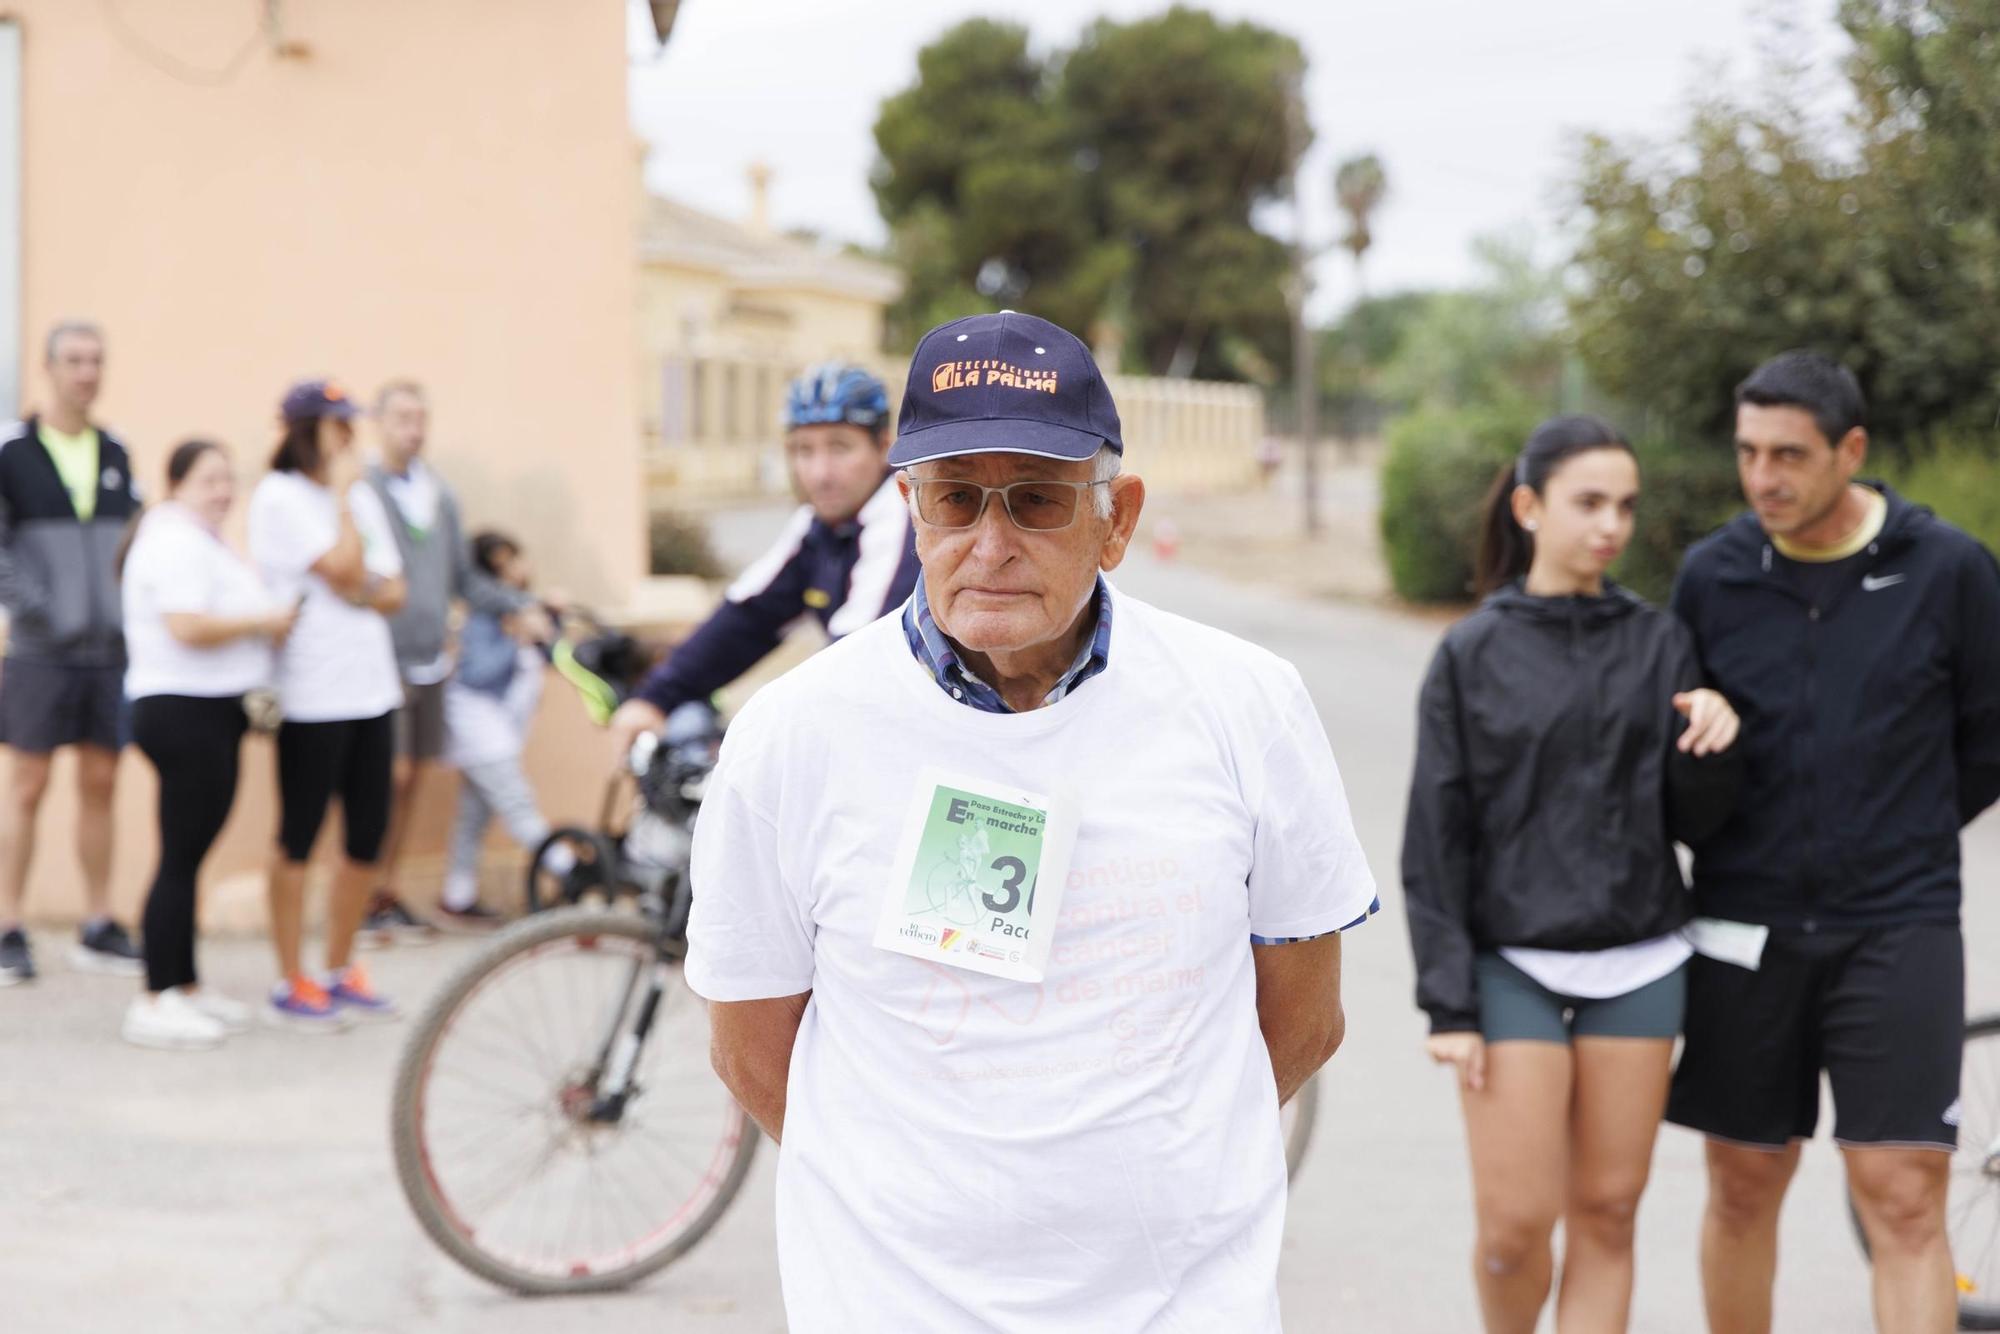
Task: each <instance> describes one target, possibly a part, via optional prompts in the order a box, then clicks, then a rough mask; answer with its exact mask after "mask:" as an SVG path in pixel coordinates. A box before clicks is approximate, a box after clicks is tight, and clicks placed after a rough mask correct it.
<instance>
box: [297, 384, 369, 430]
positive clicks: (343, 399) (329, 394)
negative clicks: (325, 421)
mask: <svg viewBox="0 0 2000 1334" xmlns="http://www.w3.org/2000/svg"><path fill="white" fill-rule="evenodd" d="M278 413H279V415H280V416H282V417H283V418H284V419H285V420H286V421H288V422H298V421H310V420H312V419H313V418H315V417H338V418H339V419H340V420H342V421H352V420H354V418H356V417H359V416H360V415H361V405H360V404H359V403H356V402H355V401H354V400H353V399H352V398H350V397H349V396H348V393H347V391H346V390H345V389H342V388H341V387H340V386H339V385H338V384H335V383H334V382H333V381H332V380H301V381H299V382H298V383H297V384H295V385H293V386H292V387H291V388H290V389H287V390H286V391H285V397H284V401H283V402H281V403H280V404H279V405H278Z"/></svg>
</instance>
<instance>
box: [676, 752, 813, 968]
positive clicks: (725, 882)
mask: <svg viewBox="0 0 2000 1334" xmlns="http://www.w3.org/2000/svg"><path fill="white" fill-rule="evenodd" d="M732 740H734V738H732ZM743 740H745V741H748V740H750V738H749V737H747V736H746V737H744V738H743ZM730 751H731V745H730V742H727V741H726V742H724V743H723V754H722V761H721V763H720V764H719V765H718V766H717V768H716V771H715V773H714V774H713V775H712V776H711V778H710V780H709V785H708V791H707V793H706V794H705V795H704V796H703V798H702V803H701V818H700V819H699V820H697V821H696V822H695V832H694V857H693V863H692V866H691V868H690V871H689V874H690V876H691V877H692V883H693V886H694V908H693V911H692V913H691V914H690V916H689V919H688V955H687V970H686V976H687V983H688V985H689V986H690V987H692V988H693V989H694V991H695V994H696V995H698V996H702V997H705V998H706V999H708V1000H712V1001H746V1000H770V999H773V998H775V997H778V996H796V995H798V994H799V993H800V992H804V991H810V990H812V985H813V934H814V929H813V921H812V913H811V911H810V909H809V906H808V904H807V903H806V900H805V896H804V894H803V893H801V892H800V887H799V886H796V885H794V884H792V883H790V881H789V880H788V878H787V875H786V871H785V868H784V866H783V864H782V862H781V860H780V856H779V850H780V847H781V840H780V838H779V833H778V824H777V821H776V819H775V818H774V817H773V816H772V815H771V814H769V813H768V812H767V811H765V810H764V809H763V807H762V806H761V805H760V803H759V802H758V801H757V800H755V799H754V798H753V797H751V796H750V795H749V792H748V790H746V789H747V788H749V787H750V786H751V785H753V784H754V782H755V779H754V770H755V768H756V765H755V764H754V763H746V762H745V761H746V757H745V756H744V755H742V754H741V752H740V749H739V752H738V753H737V754H731V753H730Z"/></svg>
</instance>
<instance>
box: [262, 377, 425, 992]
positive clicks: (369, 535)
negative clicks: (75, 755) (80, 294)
mask: <svg viewBox="0 0 2000 1334" xmlns="http://www.w3.org/2000/svg"><path fill="white" fill-rule="evenodd" d="M282 412H283V417H284V423H285V435H284V439H283V441H282V442H281V443H280V444H279V446H278V451H277V453H276V455H274V456H273V458H272V460H271V471H270V472H269V473H268V474H267V475H266V476H265V477H264V479H263V480H262V481H261V482H259V483H258V484H257V490H256V493H255V494H254V495H252V497H251V499H250V554H251V556H252V558H253V559H255V561H256V562H257V568H258V570H259V572H260V573H261V574H262V575H263V577H264V581H265V583H266V584H267V585H268V586H269V587H270V589H271V591H272V592H273V593H274V594H275V595H276V596H277V597H278V598H279V599H280V600H283V601H290V602H296V603H297V604H298V606H299V619H298V624H297V625H296V626H295V627H294V628H293V630H292V634H291V637H290V638H289V639H288V640H287V641H286V642H285V646H284V649H283V651H282V652H280V653H279V654H278V662H277V687H278V702H279V707H280V710H281V711H282V714H283V717H284V721H283V723H282V724H281V725H280V726H279V728H278V794H279V799H280V804H281V806H282V808H283V809H282V815H281V820H280V825H279V830H278V849H277V852H276V854H275V856H274V857H273V859H272V863H271V935H272V940H273V943H274V944H275V945H276V947H277V954H278V967H279V971H280V973H281V974H282V976H281V977H280V979H279V981H278V983H277V985H276V986H275V987H273V988H272V991H271V999H270V1006H269V1009H268V1015H269V1017H270V1018H271V1020H272V1021H273V1022H276V1023H280V1024H285V1025H289V1026H292V1027H295V1028H301V1029H304V1030H307V1031H313V1032H328V1031H334V1030H338V1029H340V1028H344V1027H346V1026H347V1024H348V1023H349V1022H350V1021H352V1020H353V1019H357V1018H359V1019H381V1018H393V1017H394V1016H395V1007H394V1006H393V1005H392V1004H391V1003H390V1002H389V1000H388V999H387V998H386V997H384V996H382V995H380V994H379V993H378V992H376V991H375V989H374V987H373V985H372V984H371V983H370V982H369V980H368V976H367V973H366V972H365V970H363V968H362V967H361V965H359V964H358V963H356V962H354V959H353V950H354V934H355V931H356V930H357V929H358V928H359V927H360V925H361V918H362V916H363V914H364V913H365V912H366V911H367V907H368V894H369V890H370V888H371V887H372V886H373V885H374V883H375V881H374V877H375V874H376V866H377V862H378V860H379V858H380V856H381V851H382V839H383V835H384V832H385V830H386V828H387V826H388V821H389V790H390V776H391V775H390V771H391V767H392V764H393V762H394V755H395V731H394V726H393V715H394V713H395V711H396V709H397V708H398V707H400V706H401V704H402V701H403V682H402V677H401V676H400V675H399V674H398V672H397V669H396V653H395V648H394V646H393V645H392V644H391V642H390V638H389V622H388V621H387V620H386V619H384V618H385V617H386V616H387V615H389V614H390V613H393V612H394V611H395V610H396V609H397V608H398V607H400V606H402V605H403V597H404V584H403V566H402V560H401V558H400V556H399V555H398V553H397V550H396V542H395V537H394V534H392V533H391V532H390V531H389V521H388V516H387V515H385V514H384V513H383V511H382V506H381V502H380V501H379V500H378V499H377V498H376V496H375V493H374V492H373V491H371V490H370V489H369V488H368V487H367V486H365V485H362V484H361V461H360V459H359V457H358V456H357V454H356V452H355V446H354V426H353V419H354V418H355V417H356V416H357V415H359V410H358V409H357V408H356V406H355V404H354V400H353V399H351V398H350V397H349V396H348V395H347V393H346V391H345V390H343V389H341V388H340V386H338V385H336V384H334V383H332V382H330V381H326V380H308V381H304V382H302V383H300V384H297V385H294V386H293V387H292V389H291V390H290V392H288V393H287V394H286V395H285V399H284V406H283V409H282ZM336 796H338V797H339V798H340V807H341V823H342V825H343V829H344V835H345V844H346V846H345V848H344V852H345V856H344V857H343V858H342V859H341V861H340V863H339V865H338V866H337V868H336V869H335V871H334V876H333V896H332V901H331V904H330V905H329V910H328V913H327V928H326V965H327V972H326V975H325V976H324V978H323V979H315V978H313V977H310V976H308V975H307V973H306V972H305V970H304V968H303V966H302V965H301V962H300V951H301V937H302V934H303V923H304V898H305V877H306V861H307V859H308V858H310V857H311V856H312V849H313V843H314V842H315V841H316V840H317V839H318V837H319V830H320V826H321V824H322V823H324V821H325V819H326V811H327V807H328V805H329V804H330V803H331V801H332V800H333V798H334V797H336Z"/></svg>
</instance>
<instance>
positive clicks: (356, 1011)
mask: <svg viewBox="0 0 2000 1334" xmlns="http://www.w3.org/2000/svg"><path fill="white" fill-rule="evenodd" d="M340 1014H341V1016H342V1018H344V1019H345V1020H346V1021H347V1022H348V1023H350V1024H395V1023H401V1022H402V1019H403V1016H402V1013H401V1012H400V1011H397V1010H364V1009H361V1008H360V1007H359V1006H354V1005H343V1006H341V1008H340Z"/></svg>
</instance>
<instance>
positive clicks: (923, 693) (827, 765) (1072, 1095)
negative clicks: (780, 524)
mask: <svg viewBox="0 0 2000 1334" xmlns="http://www.w3.org/2000/svg"><path fill="white" fill-rule="evenodd" d="M1113 596H1114V599H1115V601H1114V608H1115V614H1114V617H1113V621H1112V625H1113V629H1112V644H1111V651H1110V654H1109V665H1108V666H1107V668H1106V669H1105V671H1104V672H1103V673H1102V675H1101V676H1099V677H1098V678H1096V679H1094V680H1092V681H1091V682H1090V683H1089V684H1088V685H1087V686H1085V687H1084V688H1082V689H1080V690H1077V691H1076V692H1074V693H1073V694H1071V695H1069V696H1068V697H1066V698H1064V699H1063V700H1060V701H1058V702H1057V703H1055V704H1052V705H1049V706H1047V707H1045V708H1043V709H1040V710H1037V711H1035V712H1032V713H1025V714H990V713H982V712H978V711H976V710H973V709H970V708H967V707H965V706H964V705H963V704H960V703H957V702H955V701H953V700H952V699H950V698H949V697H948V696H946V695H945V693H944V692H943V691H941V690H939V689H938V688H937V685H936V683H935V682H934V681H933V680H932V679H931V678H930V677H929V676H928V675H927V674H926V673H925V672H924V670H923V669H922V668H921V667H920V666H919V665H918V664H917V663H916V661H915V659H914V658H913V656H912V655H911V653H910V650H909V646H908V644H907V643H906V642H905V640H904V637H903V630H902V626H901V623H900V620H899V618H897V617H894V616H889V617H884V618H883V619H881V620H879V621H877V622H875V623H873V624H871V625H869V626H868V627H866V628H864V629H862V630H859V631H857V632H856V633H854V634H853V635H851V636H849V637H848V638H847V639H845V640H843V641H842V642H840V643H839V644H836V645H834V646H833V647H832V648H830V649H828V650H826V651H825V652H823V653H821V654H820V655H818V656H817V657H816V658H814V659H812V660H811V661H810V662H808V663H806V664H804V665H802V666H800V667H799V668H797V669H795V670H794V671H793V672H791V673H790V674H789V675H787V676H785V677H784V678H782V679H780V680H779V681H777V682H776V683H774V684H772V685H770V686H767V687H765V688H764V690H762V691H761V692H759V694H758V695H757V696H756V697H755V698H753V699H752V700H751V701H750V704H749V705H748V707H746V708H745V709H744V711H743V713H742V714H741V716H740V717H739V718H738V719H737V721H736V722H735V724H734V725H733V726H732V728H731V729H730V732H729V735H728V738H727V740H726V741H725V743H724V746H723V753H722V760H721V763H720V765H719V766H718V768H717V770H716V773H715V775H714V777H713V778H712V780H711V782H710V786H709V790H708V795H707V797H706V798H705V800H704V802H703V805H702V811H701V818H700V820H699V821H698V823H697V825H696V830H695V848H694V865H693V875H694V886H695V898H694V913H693V920H692V922H691V923H690V927H689V954H688V961H687V978H688V982H689V984H690V985H691V986H692V987H693V988H694V990H695V991H696V992H698V993H699V994H701V995H703V996H705V997H708V998H709V999H711V1000H716V1001H735V1000H751V999H759V998H766V997H775V996H788V995H796V994H798V993H800V992H803V991H808V990H810V991H811V992H812V1000H811V1002H810V1004H809V1005H808V1006H807V1008H806V1012H805V1016H804V1020H803V1022H802V1024H801V1025H800V1028H799V1035H798V1042H797V1045H796V1047H795V1048H794V1050H793V1055H792V1065H791V1073H790V1081H789V1086H788V1087H789V1093H788V1100H787V1103H786V1113H785V1140H784V1147H783V1150H782V1153H781V1155H780V1158H779V1167H778V1247H779V1267H780V1271H781V1274H782V1278H783V1283H784V1292H785V1306H786V1310H787V1314H788V1319H789V1322H790V1327H791V1329H792V1330H793V1331H794V1334H874V1332H875V1331H880V1330H924V1331H926V1334H956V1332H957V1331H965V1332H966V1334H971V1331H981V1334H986V1332H987V1331H995V1330H998V1331H1034V1332H1035V1334H1047V1332H1049V1331H1077V1332H1078V1334H1121V1332H1123V1331H1140V1330H1145V1331H1170V1330H1171V1331H1187V1332H1188V1334H1208V1332H1209V1331H1218V1330H1227V1331H1230V1332H1231V1334H1265V1332H1268V1331H1274V1330H1276V1329H1277V1328H1278V1301H1277V1266H1278V1248H1279V1242H1280V1238H1281V1233H1282V1231H1283V1226H1284V1211H1285V1167H1284V1155H1283V1148H1282V1144H1281V1138H1280V1134H1279V1125H1278V1105H1277V1091H1276V1088H1275V1085H1274V1083H1273V1080H1272V1074H1271V1065H1270V1056H1269V1053H1268V1051H1267V1050H1266V1048H1265V1045H1264V1042H1263V1038H1262V1034H1261V1031H1260V1030H1259V1028H1258V1024H1257V1012H1256V980H1255V973H1254V968H1253V964H1252V958H1251V945H1250V936H1251V934H1252V933H1253V932H1254V933H1256V934H1258V935H1262V936H1272V937H1288V936H1306V935H1313V934H1318V933H1324V932H1330V931H1336V930H1339V929H1340V928H1341V927H1343V926H1345V925H1347V924H1349V923H1352V922H1354V921H1356V920H1357V919H1358V918H1360V917H1362V916H1363V915H1364V914H1365V913H1366V912H1367V911H1368V909H1369V906H1370V904H1371V903H1372V902H1373V901H1374V895H1375V886H1374V880H1373V878H1372V876H1371V875H1370V874H1369V871H1368V866H1367V863H1366V862H1365V860H1364V858H1363V855H1362V851H1361V847H1360V845H1359V843H1358V842H1357V841H1356V839H1355V836H1354V831H1353V826H1352V822H1351V819H1350V817H1349V813H1348V809H1347V800H1346V795H1345V793H1344V791H1343V789H1342V786H1341V780H1340V774H1339V771H1338V769H1337V767H1336V766H1335V763H1334V758H1333V754H1332V751H1331V749H1330V748H1329V746H1328V744H1327V740H1326V734H1325V732H1324V730H1323V729H1322V728H1321V726H1320V723H1319V719H1318V717H1317V715H1316V714H1315V713H1314V711H1313V707H1312V704H1311V701H1310V700H1309V698H1308V697H1307V695H1306V691H1305V688H1304V685H1303V684H1302V682H1301V681H1300V680H1299V676H1298V673H1297V672H1296V671H1295V670H1293V669H1292V667H1291V666H1290V665H1289V664H1287V663H1285V662H1283V661H1282V660H1281V659H1279V658H1276V657H1274V656H1272V655H1271V654H1269V653H1267V652H1265V651H1264V650H1262V649H1259V648H1256V647H1254V646H1252V645H1250V644H1247V643H1244V642H1243V641H1241V640H1238V639H1234V638H1232V637H1230V636H1228V635H1225V634H1223V633H1221V632H1219V631H1216V630H1212V629H1209V628H1207V627H1204V626H1200V625H1197V624H1195V623H1193V622H1190V621H1186V620H1183V619H1181V618H1179V617H1176V616H1172V615H1169V614H1167V613H1164V612H1161V611H1158V610H1156V609H1154V608H1152V607H1149V606H1146V605H1145V604H1143V603H1139V602H1135V601H1133V600H1131V599H1129V598H1126V597H1123V596H1121V595H1118V594H1116V593H1114V595H1113ZM929 767H938V768H944V769H948V770H951V771H954V772H957V773H962V774H964V775H965V776H967V777H968V778H972V779H984V780H990V781H992V782H994V783H996V784H1005V785H1010V786H1015V787H1018V788H1022V789H1026V790H1028V791H1039V792H1049V791H1051V790H1052V789H1055V788H1057V787H1058V786H1062V787H1066V788H1068V789H1070V790H1072V791H1074V792H1076V793H1078V794H1080V795H1079V800H1078V803H1077V819H1078V825H1077V836H1076V845H1075V851H1074V854H1073V855H1072V857H1071V859H1070V862H1069V872H1068V874H1067V876H1066V877H1065V891H1064V897H1063V900H1062V905H1061V908H1060V911H1059V915H1058V918H1057V923H1056V928H1055V935H1054V938H1053V941H1052V944H1051V953H1050V960H1049V966H1048V970H1047V973H1046V976H1045V978H1044V980H1043V981H1042V982H1040V983H1027V982H1018V981H1008V980H1003V979H1000V978H995V977H990V976H986V975H984V974H980V973H974V972H968V971H965V970H962V969H958V968H952V967H948V966H945V965H942V964H937V963H932V962H929V961H927V960H921V959H916V958H910V957H908V956H905V955H902V954H897V953H893V952H890V951H887V950H883V949H880V948H877V947H876V946H875V944H874V943H873V939H874V934H875V929H876V922H877V915H878V912H879V910H880V907H881V903H882V898H883V895H884V894H885V893H887V892H888V890H889V886H890V882H891V880H892V869H891V863H892V861H893V860H894V858H895V856H896V850H897V845H898V833H899V831H900V827H901V825H902V823H903V821H904V819H905V818H906V815H907V813H908V810H909V806H910V802H911V796H912V792H913V789H914V787H915V784H916V783H917V781H918V779H917V775H918V774H919V773H920V772H921V771H923V770H924V769H926V768H929ZM1281 948H1283V947H1281Z"/></svg>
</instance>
